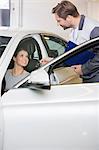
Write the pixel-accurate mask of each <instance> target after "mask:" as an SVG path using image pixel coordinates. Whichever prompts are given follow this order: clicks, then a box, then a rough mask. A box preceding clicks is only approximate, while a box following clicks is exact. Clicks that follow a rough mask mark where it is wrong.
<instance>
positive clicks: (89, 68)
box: [82, 27, 99, 75]
mask: <svg viewBox="0 0 99 150" xmlns="http://www.w3.org/2000/svg"><path fill="white" fill-rule="evenodd" d="M96 37H99V27H95V28H94V29H93V30H92V31H91V34H90V39H93V38H96ZM93 52H94V53H95V56H94V57H93V58H92V59H90V60H88V61H87V62H86V63H85V64H83V65H82V72H83V75H88V74H90V73H93V72H95V71H96V70H97V69H99V46H97V47H95V48H94V49H93Z"/></svg>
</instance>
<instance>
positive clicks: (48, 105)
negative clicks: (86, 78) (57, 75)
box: [2, 86, 99, 150]
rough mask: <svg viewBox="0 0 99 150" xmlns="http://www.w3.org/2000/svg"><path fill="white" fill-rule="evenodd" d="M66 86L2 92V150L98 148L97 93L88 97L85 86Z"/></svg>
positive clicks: (81, 149) (83, 149)
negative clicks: (3, 132) (3, 131)
mask: <svg viewBox="0 0 99 150" xmlns="http://www.w3.org/2000/svg"><path fill="white" fill-rule="evenodd" d="M69 87H70V86H54V87H52V89H51V90H50V91H47V90H34V91H33V90H29V89H13V90H9V91H8V92H7V93H5V94H4V95H3V98H2V100H3V107H4V117H5V136H4V150H13V149H14V150H32V149H36V150H41V149H42V150H45V149H46V150H66V149H68V150H79V149H80V150H98V148H99V147H98V146H99V145H98V134H97V133H98V132H99V131H98V130H99V128H98V122H99V120H98V119H99V114H98V113H97V108H98V107H97V106H99V102H98V101H97V98H98V97H99V95H98V94H97V95H96V99H95V100H94V99H93V100H92V99H90V100H88V98H87V97H88V94H89V96H91V93H88V88H85V89H84V88H83V87H82V88H81V86H78V87H76V90H74V91H73V92H72V94H70V93H68V92H70V91H71V89H72V88H74V87H75V86H73V87H72V86H71V89H70V88H69ZM82 89H83V91H82ZM84 90H85V91H84ZM64 91H65V92H64ZM77 93H78V94H77ZM98 93H99V91H98ZM84 94H85V95H86V96H85V95H84ZM15 95H16V96H15Z"/></svg>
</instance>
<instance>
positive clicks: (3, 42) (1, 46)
mask: <svg viewBox="0 0 99 150" xmlns="http://www.w3.org/2000/svg"><path fill="white" fill-rule="evenodd" d="M10 39H11V37H6V36H0V57H1V56H2V54H3V52H4V50H5V48H6V46H7V44H8V43H9V41H10Z"/></svg>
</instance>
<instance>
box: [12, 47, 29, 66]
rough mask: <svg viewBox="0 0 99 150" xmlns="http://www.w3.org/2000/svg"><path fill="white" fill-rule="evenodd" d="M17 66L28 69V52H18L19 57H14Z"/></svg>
mask: <svg viewBox="0 0 99 150" xmlns="http://www.w3.org/2000/svg"><path fill="white" fill-rule="evenodd" d="M14 61H15V64H16V65H18V66H21V67H26V66H27V65H28V62H29V58H28V52H27V51H25V50H21V51H19V52H18V54H17V56H16V57H14Z"/></svg>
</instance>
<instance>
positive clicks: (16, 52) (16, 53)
mask: <svg viewBox="0 0 99 150" xmlns="http://www.w3.org/2000/svg"><path fill="white" fill-rule="evenodd" d="M22 50H24V51H26V52H27V53H28V51H27V50H26V49H25V48H22V47H21V48H19V47H18V48H17V49H16V51H15V53H14V57H16V56H17V55H18V53H19V52H20V51H22ZM28 55H29V53H28Z"/></svg>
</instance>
